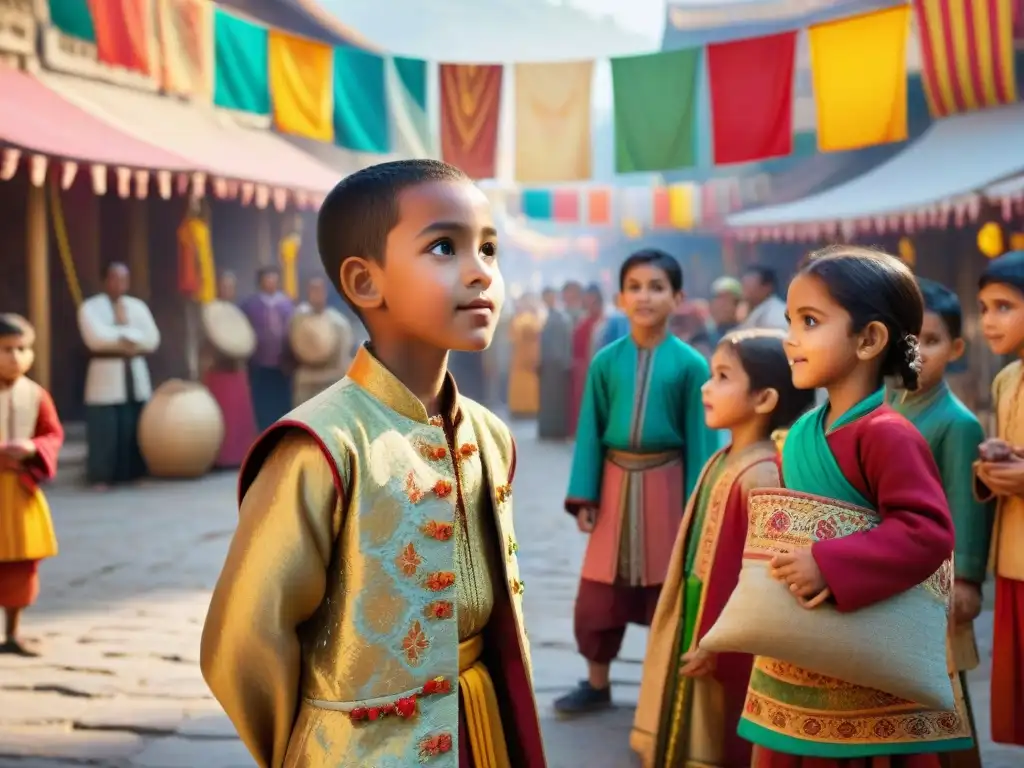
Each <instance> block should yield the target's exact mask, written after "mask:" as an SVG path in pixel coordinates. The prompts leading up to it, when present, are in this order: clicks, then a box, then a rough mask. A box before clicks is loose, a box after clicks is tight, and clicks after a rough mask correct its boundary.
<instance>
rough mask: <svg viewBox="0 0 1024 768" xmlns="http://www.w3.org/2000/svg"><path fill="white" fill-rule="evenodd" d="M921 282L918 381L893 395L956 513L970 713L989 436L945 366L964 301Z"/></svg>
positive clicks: (956, 351)
mask: <svg viewBox="0 0 1024 768" xmlns="http://www.w3.org/2000/svg"><path fill="white" fill-rule="evenodd" d="M918 285H919V286H920V288H921V295H922V296H923V297H924V306H925V313H924V322H923V324H922V326H921V336H920V353H921V375H920V384H919V388H918V390H917V391H916V392H905V391H904V392H894V393H891V394H890V395H889V400H890V404H891V405H892V407H893V408H894V409H895V410H897V411H899V412H900V413H902V414H903V415H904V416H906V417H907V418H908V419H909V420H910V421H911V422H913V424H914V426H916V427H917V428H918V430H919V431H920V432H921V434H922V435H924V438H925V440H927V441H928V446H929V447H930V448H931V449H932V454H933V455H934V457H935V463H936V464H937V465H938V467H939V474H940V475H941V477H942V486H943V489H944V490H945V492H946V498H947V499H948V501H949V510H950V512H951V514H952V515H953V525H954V527H955V529H956V550H955V552H954V558H953V563H954V567H955V569H956V585H955V587H954V593H953V600H952V605H951V614H952V615H951V622H950V633H951V642H952V645H953V658H954V661H955V663H956V668H957V671H958V672H960V675H961V682H962V684H963V690H964V698H965V700H966V701H967V705H968V712H970V700H969V699H967V681H966V674H967V672H968V671H969V670H971V669H974V668H975V667H976V666H977V665H978V651H977V648H976V647H975V641H974V627H973V623H974V619H975V618H976V617H977V616H978V614H979V613H981V585H982V583H983V582H984V581H985V568H986V564H987V562H988V553H989V545H990V543H991V536H992V522H993V520H994V515H995V509H994V504H993V502H992V501H989V502H980V501H978V500H977V498H976V496H975V495H974V492H973V486H974V475H973V468H972V464H973V461H974V458H975V456H976V455H977V451H978V445H979V444H981V443H982V442H983V441H984V440H985V432H984V430H983V429H982V427H981V424H980V423H979V422H978V419H977V418H976V417H975V416H974V414H973V413H971V411H970V410H968V408H967V406H965V405H964V404H963V403H962V402H960V400H959V399H957V397H956V395H954V394H953V393H952V392H951V391H950V389H949V385H948V384H947V383H946V379H945V376H946V369H947V367H948V366H949V365H951V364H952V363H954V362H956V361H957V360H959V359H960V357H961V356H962V355H963V353H964V340H963V338H962V336H961V333H962V325H963V311H962V309H961V306H960V300H959V299H958V298H957V295H956V294H955V293H953V292H952V291H951V290H949V289H948V288H946V287H945V286H943V285H940V284H939V283H936V282H935V281H933V280H926V279H919V280H918ZM972 720H973V717H972ZM972 729H973V722H972ZM976 749H977V747H974V750H976ZM978 765H980V762H979V763H978Z"/></svg>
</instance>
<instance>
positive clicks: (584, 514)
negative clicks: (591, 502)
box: [576, 507, 597, 533]
mask: <svg viewBox="0 0 1024 768" xmlns="http://www.w3.org/2000/svg"><path fill="white" fill-rule="evenodd" d="M596 522H597V508H596V507H580V509H579V511H578V512H577V513H576V527H577V528H579V529H580V530H581V531H583V533H590V532H591V531H593V530H594V523H596Z"/></svg>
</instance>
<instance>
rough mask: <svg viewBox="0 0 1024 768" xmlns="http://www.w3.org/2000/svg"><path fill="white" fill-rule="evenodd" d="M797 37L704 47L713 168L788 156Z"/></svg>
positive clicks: (785, 34) (786, 34)
mask: <svg viewBox="0 0 1024 768" xmlns="http://www.w3.org/2000/svg"><path fill="white" fill-rule="evenodd" d="M796 35H797V33H796V32H783V33H781V34H778V35H769V36H767V37H755V38H751V39H749V40H735V41H732V42H728V43H715V44H713V45H709V46H708V81H709V84H710V87H711V88H710V90H711V125H712V131H713V135H714V142H715V164H716V165H722V164H724V163H747V162H751V161H753V160H762V159H764V158H766V157H779V156H783V155H788V154H791V153H792V151H793V68H794V62H795V59H796Z"/></svg>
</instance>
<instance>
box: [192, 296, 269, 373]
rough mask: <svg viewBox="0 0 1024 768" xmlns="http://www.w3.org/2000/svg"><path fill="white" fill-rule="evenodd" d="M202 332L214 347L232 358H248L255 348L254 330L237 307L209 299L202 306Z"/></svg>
mask: <svg viewBox="0 0 1024 768" xmlns="http://www.w3.org/2000/svg"><path fill="white" fill-rule="evenodd" d="M202 323H203V333H204V334H205V336H206V338H207V339H208V340H209V342H210V344H211V345H213V347H214V349H216V350H217V351H218V352H220V353H221V354H222V355H224V356H225V357H228V358H230V359H232V360H248V359H249V357H250V356H251V355H252V353H253V352H254V351H255V349H256V332H255V331H254V330H253V328H252V325H251V324H250V323H249V318H247V317H246V316H245V313H244V312H242V310H240V309H239V308H238V307H236V306H235V305H234V304H232V303H231V302H228V301H221V300H219V299H218V300H216V301H211V302H209V303H208V304H204V305H203V307H202Z"/></svg>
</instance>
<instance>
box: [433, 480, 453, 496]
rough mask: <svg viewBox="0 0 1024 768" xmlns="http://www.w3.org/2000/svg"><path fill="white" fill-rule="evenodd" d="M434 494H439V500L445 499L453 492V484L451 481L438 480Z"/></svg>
mask: <svg viewBox="0 0 1024 768" xmlns="http://www.w3.org/2000/svg"><path fill="white" fill-rule="evenodd" d="M433 490H434V493H435V494H437V496H438V498H442V499H443V498H444V497H445V496H447V495H448V494H450V493H451V492H452V484H451V481H449V480H438V481H437V482H436V483H434V489H433Z"/></svg>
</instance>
